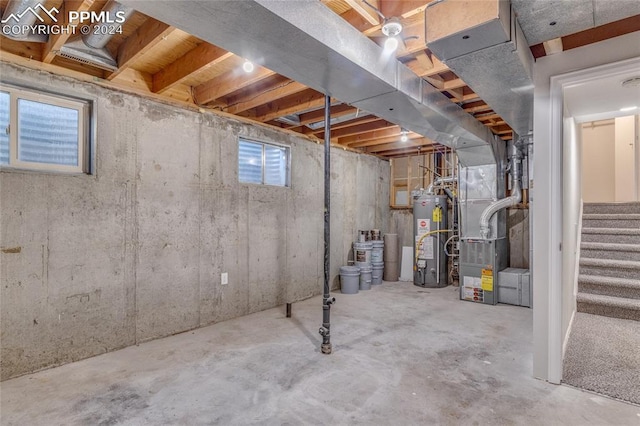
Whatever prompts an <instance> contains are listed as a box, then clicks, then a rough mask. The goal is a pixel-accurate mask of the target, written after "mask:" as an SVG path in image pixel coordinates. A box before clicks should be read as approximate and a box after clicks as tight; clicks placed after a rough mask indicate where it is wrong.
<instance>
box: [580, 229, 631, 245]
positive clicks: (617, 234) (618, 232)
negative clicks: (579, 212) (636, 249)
mask: <svg viewBox="0 0 640 426" xmlns="http://www.w3.org/2000/svg"><path fill="white" fill-rule="evenodd" d="M582 241H583V242H596V243H620V244H640V229H637V228H629V229H623V228H592V227H583V228H582Z"/></svg>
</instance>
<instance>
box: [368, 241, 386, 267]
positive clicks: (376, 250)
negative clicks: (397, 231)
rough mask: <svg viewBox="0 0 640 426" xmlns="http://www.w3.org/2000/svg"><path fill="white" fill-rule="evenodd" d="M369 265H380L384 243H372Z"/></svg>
mask: <svg viewBox="0 0 640 426" xmlns="http://www.w3.org/2000/svg"><path fill="white" fill-rule="evenodd" d="M371 244H372V248H371V263H382V262H383V253H384V241H372V242H371Z"/></svg>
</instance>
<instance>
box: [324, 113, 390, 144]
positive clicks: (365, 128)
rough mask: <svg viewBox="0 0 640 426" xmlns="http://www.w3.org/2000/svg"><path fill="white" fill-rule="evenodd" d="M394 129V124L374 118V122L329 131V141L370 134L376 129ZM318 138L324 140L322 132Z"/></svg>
mask: <svg viewBox="0 0 640 426" xmlns="http://www.w3.org/2000/svg"><path fill="white" fill-rule="evenodd" d="M392 127H396V124H394V123H391V122H390V121H387V120H381V119H379V118H377V117H376V120H375V121H370V122H366V123H362V124H356V125H354V126H349V127H343V128H341V129H336V130H333V129H332V130H331V139H337V138H341V137H345V136H351V135H357V134H360V133H366V132H370V131H372V130H378V129H388V128H392ZM318 137H320V138H324V132H322V133H321V134H319V135H318Z"/></svg>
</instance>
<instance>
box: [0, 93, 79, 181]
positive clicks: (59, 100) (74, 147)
mask: <svg viewBox="0 0 640 426" xmlns="http://www.w3.org/2000/svg"><path fill="white" fill-rule="evenodd" d="M89 121H90V102H89V101H83V100H77V99H72V98H68V97H64V96H57V95H52V94H44V93H39V92H35V91H30V90H26V89H21V88H16V87H10V86H4V85H2V86H0V167H2V168H16V169H31V170H43V171H55V172H69V173H89V139H90V138H89V133H90V132H89V129H90V125H89Z"/></svg>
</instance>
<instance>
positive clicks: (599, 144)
mask: <svg viewBox="0 0 640 426" xmlns="http://www.w3.org/2000/svg"><path fill="white" fill-rule="evenodd" d="M582 145H583V150H582V164H583V177H582V179H583V182H582V183H583V186H582V198H583V200H584V202H585V203H605V202H613V201H615V200H616V191H615V183H616V171H615V168H616V164H615V163H616V149H615V121H614V120H613V119H611V120H603V121H594V122H591V123H585V124H584V125H583V126H582Z"/></svg>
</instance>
